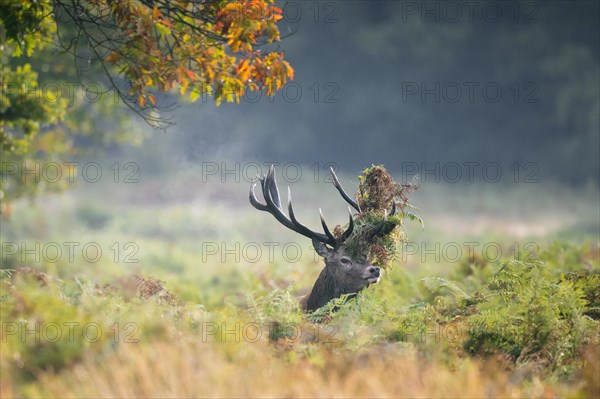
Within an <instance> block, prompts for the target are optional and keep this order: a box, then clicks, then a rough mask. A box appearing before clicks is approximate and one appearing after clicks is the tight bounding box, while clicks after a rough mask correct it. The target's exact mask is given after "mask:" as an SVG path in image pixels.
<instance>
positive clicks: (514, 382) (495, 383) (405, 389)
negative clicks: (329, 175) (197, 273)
mask: <svg viewBox="0 0 600 399" xmlns="http://www.w3.org/2000/svg"><path fill="white" fill-rule="evenodd" d="M185 341H187V342H185ZM185 341H184V340H182V341H180V342H162V343H156V344H154V345H151V346H148V345H145V346H139V345H133V344H128V345H122V347H121V348H119V350H118V351H116V352H111V353H110V354H108V355H106V356H105V357H95V358H91V357H90V358H86V359H84V360H83V361H82V362H81V363H80V364H78V365H76V366H75V367H73V368H70V369H68V370H66V371H64V372H63V373H60V374H54V373H46V374H43V375H41V376H40V380H39V385H37V388H36V390H35V391H34V392H28V396H46V397H48V396H49V397H61V398H76V397H106V398H109V397H110V398H113V397H155V398H156V397H177V398H184V397H295V398H299V397H340V398H359V397H360V398H387V397H409V398H417V397H421V398H434V397H435V398H437V397H439V398H442V397H444V398H448V397H470V398H488V397H519V398H520V397H556V396H563V395H564V392H560V391H557V389H560V388H556V387H553V388H550V387H548V386H544V385H542V383H541V382H540V381H539V380H536V379H535V378H534V379H533V381H529V382H527V383H524V382H523V380H522V379H519V378H515V374H512V375H511V374H508V373H507V372H505V371H502V370H501V366H500V363H498V362H495V361H487V362H480V361H476V360H472V359H468V360H467V359H465V360H461V361H460V362H459V363H458V364H457V365H455V367H448V366H446V365H444V364H443V363H442V362H441V361H439V360H435V359H434V360H426V359H423V358H422V357H420V356H419V355H418V354H417V353H416V352H415V351H414V350H412V349H401V348H398V347H396V346H393V345H388V346H383V347H373V348H370V349H369V350H368V351H365V352H362V353H358V354H357V353H354V354H352V355H350V354H349V353H347V352H344V351H340V352H336V351H334V350H328V351H327V352H323V353H322V363H320V364H310V363H308V362H306V361H296V362H294V361H291V362H290V361H286V360H285V359H284V358H282V357H280V356H275V355H274V354H273V349H274V348H273V346H272V344H268V343H264V342H259V343H256V344H246V345H240V346H237V347H236V348H235V350H232V348H229V349H227V350H224V348H223V347H222V344H218V343H217V344H215V343H212V344H211V343H202V342H199V341H191V342H190V341H189V340H185ZM5 382H6V381H5ZM3 385H4V387H3V388H5V390H4V392H3V395H2V397H9V396H11V395H10V393H11V392H10V390H9V389H7V388H8V386H7V385H6V384H3ZM571 388H573V387H571ZM37 389H41V391H37Z"/></svg>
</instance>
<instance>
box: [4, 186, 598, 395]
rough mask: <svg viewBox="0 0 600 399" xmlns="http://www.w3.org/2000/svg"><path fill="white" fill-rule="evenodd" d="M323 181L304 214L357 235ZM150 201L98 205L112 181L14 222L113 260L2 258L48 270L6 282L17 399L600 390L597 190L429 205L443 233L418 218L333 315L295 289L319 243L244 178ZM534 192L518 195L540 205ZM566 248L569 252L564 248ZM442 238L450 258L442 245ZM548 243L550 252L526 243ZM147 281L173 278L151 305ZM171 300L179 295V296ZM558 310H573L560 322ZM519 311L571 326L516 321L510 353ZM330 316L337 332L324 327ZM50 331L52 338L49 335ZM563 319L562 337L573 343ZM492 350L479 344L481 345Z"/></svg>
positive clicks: (20, 238)
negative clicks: (262, 209) (382, 270)
mask: <svg viewBox="0 0 600 399" xmlns="http://www.w3.org/2000/svg"><path fill="white" fill-rule="evenodd" d="M310 183H311V182H304V183H302V184H300V185H299V186H298V187H296V186H295V187H294V188H293V189H294V193H296V192H298V194H296V195H295V196H294V200H295V201H297V203H298V205H297V208H298V217H299V218H300V219H301V220H303V221H304V220H306V223H307V224H309V225H311V226H317V225H318V216H317V215H318V214H317V212H316V209H317V208H318V207H323V210H324V213H325V215H326V217H327V220H328V221H329V220H331V223H335V222H338V223H343V222H344V221H345V215H344V212H345V211H344V207H343V206H341V205H343V204H340V200H339V198H338V196H337V194H336V193H335V190H333V188H331V187H329V186H328V185H325V184H319V185H318V187H317V188H316V189H315V188H314V187H313V188H311V187H312V186H314V184H310ZM325 187H327V190H325ZM134 188H135V190H134V191H136V193H132V192H130V191H123V192H115V193H114V195H113V196H112V197H111V201H107V200H106V198H104V197H102V196H101V195H100V194H101V193H102V192H103V188H102V187H91V190H87V191H82V192H78V191H75V192H70V193H67V194H65V195H62V196H54V197H47V198H42V199H40V200H38V202H37V205H35V206H32V205H31V204H29V203H27V202H22V203H19V204H16V206H15V210H14V214H13V215H12V218H11V219H10V220H7V221H3V229H2V241H3V243H4V244H6V243H7V242H11V243H16V244H18V245H19V246H22V245H24V246H25V247H26V248H32V247H35V245H36V243H39V244H40V245H41V246H42V247H43V246H44V245H47V244H48V243H51V242H53V243H58V244H60V245H62V246H63V247H64V243H65V242H78V243H80V246H82V245H83V244H85V243H89V242H94V243H97V244H98V245H99V247H100V248H102V250H103V254H102V256H101V257H100V258H99V259H98V260H97V261H96V262H90V261H89V260H86V259H85V257H84V256H83V254H82V253H81V252H80V251H75V257H74V258H73V259H68V257H67V256H66V254H63V257H62V258H61V259H60V260H59V261H57V262H52V261H48V260H47V259H44V257H43V256H42V259H41V260H40V261H39V262H36V261H35V259H34V258H33V255H31V254H30V255H25V257H24V258H23V260H22V259H21V255H22V254H21V253H20V252H19V253H17V254H15V255H14V256H10V257H6V256H4V255H5V254H4V255H3V256H4V257H3V266H2V267H3V268H4V269H7V268H8V269H19V268H22V267H31V268H33V269H34V270H32V271H29V272H27V271H21V272H13V273H12V274H11V275H8V274H6V273H5V274H4V275H3V283H2V292H1V301H0V306H1V310H2V312H1V314H2V332H1V338H2V340H1V343H0V345H1V348H2V351H1V355H0V368H1V370H0V371H1V377H0V385H1V388H0V393H1V394H2V397H16V396H19V397H21V396H26V397H42V396H43V397H47V396H49V397H117V396H119V397H140V396H142V397H206V396H211V397H241V396H243V397H248V396H250V397H264V396H270V397H312V396H333V397H509V396H510V397H540V396H544V397H548V396H550V397H555V396H574V397H593V396H594V395H596V396H597V395H598V393H599V391H598V390H599V387H598V378H597V372H598V367H599V363H598V361H597V358H598V335H599V327H598V321H597V320H598V318H597V315H598V312H599V310H598V306H600V305H599V304H598V297H597V294H596V296H594V293H595V292H597V291H600V288H597V287H598V284H599V283H598V280H597V279H596V280H594V279H593V276H594V275H596V276H597V275H598V273H600V266H599V264H598V253H599V252H598V236H597V234H596V233H595V230H594V229H595V226H597V220H598V219H597V214H596V213H595V210H594V207H593V205H591V204H593V202H594V198H593V197H594V195H595V194H593V192H592V195H591V197H590V196H589V195H588V194H589V193H588V192H583V193H582V194H581V195H580V196H579V197H577V195H575V194H571V193H566V194H564V195H565V198H566V199H567V200H569V199H570V200H572V203H573V204H574V206H573V209H570V210H569V211H565V212H562V213H561V212H559V210H560V207H561V206H562V203H561V202H560V201H558V202H553V201H550V200H549V201H547V202H545V203H544V204H545V207H544V209H540V207H538V208H536V207H535V206H533V205H532V204H525V205H524V206H523V210H522V211H509V212H508V213H506V214H504V213H502V209H506V204H505V203H502V202H500V201H499V200H498V201H499V202H497V203H494V201H491V200H489V198H488V194H489V192H488V194H486V193H481V194H482V195H485V196H486V197H485V198H487V199H482V200H479V199H477V198H478V197H477V195H475V194H474V193H470V194H469V195H466V197H464V198H463V197H461V196H460V190H458V189H457V188H449V189H447V190H446V191H444V189H443V188H433V189H432V191H433V192H434V193H435V195H434V194H433V193H431V192H429V194H427V193H426V192H422V193H419V195H420V196H421V197H416V198H417V199H416V200H415V201H414V202H415V203H416V205H418V206H420V208H421V211H422V216H423V217H424V219H425V224H426V229H425V230H424V231H423V230H421V228H420V226H418V225H417V224H414V225H411V224H410V223H407V232H408V236H409V239H411V240H413V241H414V243H416V245H417V247H416V248H417V249H418V250H417V251H415V250H414V249H415V247H409V248H407V249H406V250H405V252H403V253H402V255H401V256H400V259H397V260H396V262H395V265H394V268H393V269H392V270H391V271H390V272H389V273H388V274H386V275H385V276H384V278H383V279H382V281H381V282H380V283H379V284H378V285H376V286H374V287H370V288H369V289H368V290H366V291H364V292H363V294H362V295H361V297H360V299H359V300H358V301H351V302H349V303H348V304H346V305H344V306H342V307H341V309H340V310H339V311H338V312H336V313H334V314H330V315H325V314H320V315H315V316H307V315H305V314H303V313H302V312H301V311H300V309H299V306H298V302H297V301H296V296H297V295H301V294H303V293H306V292H307V290H309V289H310V287H311V284H312V283H313V282H314V280H315V279H316V277H317V275H318V273H319V272H320V269H321V268H322V262H321V261H320V260H319V259H318V258H316V257H315V255H314V254H313V252H312V250H311V248H310V243H309V242H308V240H306V239H303V238H300V237H297V236H296V235H294V234H293V233H292V232H289V231H287V230H285V229H284V228H283V227H281V226H280V225H279V224H278V223H277V222H276V221H274V220H272V218H269V217H267V216H266V215H265V214H262V213H259V212H256V211H255V210H253V209H252V208H251V207H250V206H249V205H248V204H247V202H246V201H247V197H246V195H247V189H248V185H247V184H245V183H244V184H242V183H240V184H237V185H235V184H234V185H227V184H221V183H217V184H207V185H202V190H200V189H199V188H198V189H193V188H192V189H190V190H189V192H188V195H187V196H185V197H181V196H180V193H178V192H176V191H173V190H171V191H167V192H164V193H161V192H160V190H158V191H157V190H156V189H155V187H154V183H153V184H152V185H150V186H149V185H146V184H140V185H139V186H135V187H134ZM157 193H158V194H157ZM324 193H325V194H324ZM492 193H493V195H491V197H493V198H496V193H495V191H494V190H492ZM527 193H528V192H527V190H525V192H516V193H508V194H507V198H508V199H511V198H512V199H515V201H516V200H517V199H521V200H523V199H525V198H529V197H527ZM159 194H160V195H159ZM529 194H531V193H530V192H529ZM427 195H429V197H428V196H427ZM574 198H576V199H574ZM590 198H591V199H590ZM419 200H420V202H419ZM469 204H470V205H469ZM514 206H517V205H514ZM449 209H456V212H450V211H449ZM470 209H471V211H470ZM523 212H524V213H523ZM515 220H516V221H518V222H519V223H520V225H519V226H517V227H516V228H515V227H514V223H512V221H515ZM546 220H547V221H548V222H547V223H546V222H545V221H546ZM495 223H500V224H495ZM540 225H543V228H542V227H539V226H540ZM454 226H455V228H454ZM511 226H512V227H511ZM515 229H516V230H515ZM515 231H521V232H522V233H523V234H522V235H519V234H515ZM554 237H560V238H561V239H562V240H563V241H561V242H558V243H553V241H554ZM570 241H571V242H575V243H577V244H575V245H574V244H572V243H569V242H570ZM472 242H475V243H477V244H478V246H477V247H476V248H478V249H477V250H476V251H475V252H474V253H473V254H470V253H469V252H468V251H467V250H466V249H465V247H464V244H465V243H472ZM115 243H117V244H118V245H117V246H116V247H115V246H114V244H115ZM436 243H437V244H438V245H439V246H440V247H439V248H440V250H434V251H432V252H431V249H432V248H435V245H436ZM449 243H454V244H458V245H459V247H462V248H463V253H462V254H461V256H460V257H458V258H456V259H450V258H451V256H450V255H449V254H446V255H445V256H444V255H443V254H440V252H441V250H442V249H443V248H444V246H447V245H448V244H449ZM489 243H493V244H494V245H497V247H498V248H500V250H501V257H498V259H495V257H492V258H494V259H490V256H489V254H488V255H486V254H485V253H482V252H481V251H480V250H479V249H481V248H482V247H483V246H485V245H486V244H489ZM515 243H516V244H518V247H515ZM532 243H533V244H535V245H536V246H535V247H527V246H526V245H527V244H532ZM126 244H133V245H134V247H131V246H130V247H125V245H126ZM286 244H290V246H289V248H288V249H290V250H292V249H295V248H300V253H299V254H297V255H298V256H296V253H295V252H285V251H283V248H284V246H285V245H286ZM236 245H237V247H236ZM270 246H271V247H270ZM423 246H424V247H423ZM244 247H246V250H247V251H246V252H245V253H244ZM4 248H6V247H3V249H4ZM257 248H258V249H259V250H260V251H262V253H261V255H260V256H259V257H257V256H256V253H255V252H253V251H254V250H256V249H257ZM270 248H272V249H273V250H272V253H270V252H269V251H270ZM517 248H518V250H519V251H516V249H517ZM134 250H135V251H134ZM227 250H229V252H227ZM251 250H252V251H251ZM427 250H430V252H427ZM533 250H534V251H533ZM436 252H437V253H436ZM127 256H129V258H128V259H127V260H126V257H127ZM486 256H487V257H486ZM515 259H518V260H520V261H524V262H525V263H518V262H517V263H514V265H517V266H511V267H517V269H514V270H513V269H510V270H513V272H511V273H512V274H510V275H509V276H507V277H506V278H509V277H511V276H512V277H515V276H516V277H515V278H517V279H519V278H520V279H523V280H527V281H526V282H525V283H526V284H524V285H523V287H522V288H518V289H516V288H515V292H514V294H513V295H514V297H510V295H508V294H506V293H504V291H498V290H495V289H494V286H493V285H490V284H491V283H492V282H493V281H494V278H495V277H494V276H497V274H498V273H499V271H500V270H501V269H502V268H503V267H506V265H507V264H513V263H510V262H511V261H512V260H515ZM537 260H541V262H543V265H544V268H545V269H543V270H545V271H544V272H540V273H539V274H535V275H534V274H531V273H532V270H533V269H530V268H531V267H532V266H531V265H532V264H533V263H528V262H530V261H537ZM518 265H522V266H518ZM518 267H521V269H519V268H518ZM23 270H26V269H23ZM502 270H504V269H502ZM36 271H42V272H44V273H46V274H38V273H37V272H36ZM134 275H140V276H154V277H155V278H157V279H158V280H161V281H163V283H162V284H161V286H160V289H159V290H158V291H157V292H154V293H152V294H149V291H143V290H142V289H141V288H143V287H140V285H139V284H140V280H136V279H135V278H134ZM519 276H521V277H519ZM588 276H592V277H588ZM512 277H511V278H512ZM531 279H535V282H536V284H533V283H532V282H531V281H530V280H531ZM502 281H505V280H502ZM506 281H508V280H506ZM42 283H43V284H42ZM531 287H534V288H531ZM535 287H537V288H535ZM530 288H531V289H535V290H538V291H535V292H531V291H529V290H530ZM596 288H597V289H596ZM500 292H502V295H500V294H499V293H500ZM167 293H170V294H172V295H174V297H176V299H177V300H176V301H170V300H167V299H166V298H168V296H166V294H167ZM511 298H512V299H511ZM548 298H557V299H556V301H557V304H556V305H557V306H559V307H560V309H555V308H554V307H553V306H554V305H555V304H554V303H553V302H552V301H548ZM558 298H560V300H559V299H558ZM527 304H529V305H527ZM511 306H512V307H511ZM495 309H496V310H495ZM486 312H488V313H489V312H491V313H494V312H496V313H498V314H501V318H500V320H499V321H497V322H496V323H500V322H502V323H504V322H506V323H508V324H506V325H504V324H500V325H498V324H497V325H494V324H489V323H492V321H491V320H488V319H485V317H484V316H485V314H487V313H486ZM502 312H504V313H502ZM519 312H523V314H528V312H529V314H530V315H532V317H533V316H535V317H534V319H535V318H536V319H535V320H537V321H535V322H534V323H533V324H527V325H525V326H530V327H536V326H537V324H535V323H538V324H539V325H540V327H543V328H542V329H540V331H541V333H543V332H544V331H550V332H552V331H561V332H560V333H556V334H554V335H553V334H549V335H543V334H542V335H543V336H542V335H539V333H540V331H538V330H537V329H536V328H525V327H523V325H522V324H518V323H517V324H514V327H515V330H514V334H520V335H515V337H516V341H515V342H516V344H518V345H516V346H515V345H512V346H510V345H509V344H511V342H509V341H507V336H506V335H503V334H504V333H505V330H503V329H504V328H507V327H510V328H512V327H511V326H513V325H512V324H510V323H512V319H511V317H515V319H516V318H517V316H518V314H519ZM594 312H596V313H594ZM317 319H319V320H321V323H314V321H315V320H317ZM532 320H533V319H532ZM470 321H473V322H474V321H477V322H478V323H483V326H484V331H492V332H495V333H496V335H495V336H494V337H493V339H491V340H488V341H486V340H485V339H484V340H481V336H477V335H474V333H473V332H469V329H468V326H469V324H468V323H469V322H470ZM36 323H38V324H37V325H38V326H39V328H41V329H42V330H40V333H39V334H40V336H39V338H40V339H39V340H37V341H36V332H35V328H36ZM49 323H57V324H58V325H59V326H61V328H62V330H61V332H62V333H63V335H62V337H61V339H59V340H57V341H56V342H52V341H54V336H52V335H48V334H50V333H51V332H52V331H51V330H47V331H46V330H44V329H43V328H44V326H47V325H48V324H49ZM65 323H78V324H77V325H74V327H73V328H74V330H73V332H74V334H75V338H74V339H72V340H70V339H69V336H68V335H66V333H67V332H68V329H67V327H68V326H69V325H71V324H65ZM94 323H95V324H94ZM486 323H488V324H486ZM560 323H562V324H560ZM568 323H571V324H568ZM92 324H94V325H96V324H97V326H98V327H99V328H100V329H101V331H102V335H101V337H99V339H97V340H93V339H90V337H86V336H83V335H82V334H83V328H84V327H85V326H89V325H92ZM559 324H560V328H561V329H562V330H556V329H557V328H559ZM568 326H571V327H568ZM492 327H494V328H495V327H498V328H496V330H494V328H492ZM569 328H571V330H569ZM15 329H16V330H15ZM544 329H546V330H544ZM548 329H549V330H548ZM568 330H569V331H571V332H570V333H564V332H562V331H568ZM23 331H29V333H27V334H24V335H23V334H22V333H23ZM32 331H33V332H32ZM457 332H458V333H457ZM88 333H93V331H92V330H91V329H90V330H89V331H88ZM257 333H259V334H258V335H257ZM536 334H538V335H536ZM477 337H478V339H480V341H476V342H478V343H480V344H481V346H480V347H475V346H473V347H472V348H471V349H469V347H468V346H465V345H466V343H467V342H475V341H473V339H474V338H477ZM544 337H545V338H544ZM544 339H547V341H544ZM470 340H471V341H470ZM503 348H508V349H503ZM515 348H516V349H515ZM511 350H513V352H511ZM517 351H520V352H519V353H517Z"/></svg>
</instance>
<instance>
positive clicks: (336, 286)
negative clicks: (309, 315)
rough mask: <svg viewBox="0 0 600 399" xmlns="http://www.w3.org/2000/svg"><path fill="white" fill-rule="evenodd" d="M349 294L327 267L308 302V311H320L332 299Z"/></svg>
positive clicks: (320, 275)
mask: <svg viewBox="0 0 600 399" xmlns="http://www.w3.org/2000/svg"><path fill="white" fill-rule="evenodd" d="M349 293H350V292H349V291H348V290H347V289H346V288H345V287H344V286H343V285H342V284H341V282H340V281H337V282H336V279H335V276H334V275H333V272H332V270H331V268H330V267H329V266H327V265H326V266H325V268H324V269H323V270H322V271H321V274H319V278H318V279H317V281H316V282H315V285H314V286H313V288H312V291H311V292H310V295H309V297H308V300H307V301H306V310H308V311H313V310H316V309H319V308H321V307H323V306H325V305H326V304H327V302H329V301H331V300H332V299H335V298H339V297H340V296H342V295H343V294H349Z"/></svg>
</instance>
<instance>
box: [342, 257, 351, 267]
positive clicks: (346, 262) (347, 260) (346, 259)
mask: <svg viewBox="0 0 600 399" xmlns="http://www.w3.org/2000/svg"><path fill="white" fill-rule="evenodd" d="M340 262H342V264H343V265H344V266H349V265H351V264H352V261H351V260H350V259H348V258H342V259H340Z"/></svg>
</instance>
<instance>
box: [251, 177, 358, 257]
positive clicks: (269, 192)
mask: <svg viewBox="0 0 600 399" xmlns="http://www.w3.org/2000/svg"><path fill="white" fill-rule="evenodd" d="M332 173H333V170H332ZM258 180H259V181H260V185H261V188H262V192H263V197H264V198H265V202H266V204H261V203H260V202H259V201H258V200H257V199H256V194H255V193H254V187H256V184H257V183H258V182H257V183H254V184H252V187H251V188H250V193H249V198H250V203H251V204H252V206H253V207H255V208H256V209H258V210H259V211H265V212H269V213H270V214H271V215H273V216H274V217H275V219H277V220H278V221H279V223H281V224H282V225H284V226H285V227H287V228H288V229H290V230H292V231H295V232H296V233H298V234H301V235H303V236H305V237H308V238H310V239H313V240H317V241H319V242H322V243H323V244H327V245H330V246H331V247H334V248H336V247H338V246H339V245H340V244H341V243H342V242H343V241H344V240H346V239H347V238H348V237H350V235H351V234H352V231H353V230H354V220H353V219H352V212H351V211H350V208H348V213H349V215H350V220H349V225H348V228H347V229H346V230H345V231H344V233H343V234H342V236H341V237H340V238H336V237H335V236H334V235H333V234H332V233H331V231H330V230H329V228H328V227H327V223H325V218H324V217H323V212H322V211H321V209H320V208H319V215H320V217H321V225H322V226H323V231H324V232H325V234H323V233H318V232H316V231H313V230H311V229H309V228H308V227H306V226H304V225H303V224H302V223H300V222H299V221H298V219H296V216H295V215H294V209H293V208H292V193H291V190H290V188H289V187H288V213H289V215H290V216H289V217H288V216H286V214H285V213H284V212H283V208H282V206H281V200H280V197H279V189H278V188H277V181H276V180H275V167H274V165H271V167H270V168H269V171H268V172H267V175H266V176H263V177H259V179H258ZM333 180H334V185H335V187H336V188H337V189H338V191H340V194H342V197H344V199H345V200H346V201H347V202H348V203H350V205H352V206H353V207H354V208H355V209H357V210H359V211H360V209H359V208H358V204H356V203H355V202H354V201H352V200H351V199H350V197H348V195H347V194H346V193H345V192H344V190H343V189H342V188H341V186H340V184H339V182H338V181H337V177H336V176H335V173H333Z"/></svg>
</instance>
